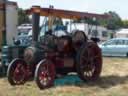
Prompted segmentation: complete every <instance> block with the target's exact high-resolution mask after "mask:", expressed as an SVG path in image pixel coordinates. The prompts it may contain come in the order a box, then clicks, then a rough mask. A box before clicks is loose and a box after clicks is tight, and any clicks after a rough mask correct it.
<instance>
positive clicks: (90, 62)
mask: <svg viewBox="0 0 128 96" xmlns="http://www.w3.org/2000/svg"><path fill="white" fill-rule="evenodd" d="M80 69H82V70H81V71H82V74H83V75H84V77H85V78H86V79H91V77H92V76H93V74H94V71H95V65H94V54H93V53H92V52H91V50H90V48H87V50H86V49H85V50H83V53H82V54H81V58H80Z"/></svg>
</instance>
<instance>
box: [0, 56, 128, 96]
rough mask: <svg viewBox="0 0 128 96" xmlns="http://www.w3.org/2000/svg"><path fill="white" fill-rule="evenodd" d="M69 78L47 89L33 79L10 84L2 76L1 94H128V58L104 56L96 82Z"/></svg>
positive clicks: (104, 95)
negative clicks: (22, 83)
mask: <svg viewBox="0 0 128 96" xmlns="http://www.w3.org/2000/svg"><path fill="white" fill-rule="evenodd" d="M64 78H66V77H63V78H61V79H60V81H61V82H63V81H64ZM67 78H70V79H68V80H67V81H66V83H64V84H61V83H60V84H56V86H53V87H52V88H50V89H46V90H40V89H38V88H37V86H36V84H35V83H34V82H33V81H31V82H28V83H26V84H25V85H21V86H10V85H9V84H8V81H7V79H6V78H1V79H0V96H128V58H108V57H106V58H103V71H102V74H101V78H100V79H99V80H97V81H96V82H89V83H87V82H85V83H83V82H82V81H80V80H79V78H78V77H77V76H73V77H71V76H68V77H67ZM74 78H77V79H76V81H73V80H74ZM58 80H59V79H58Z"/></svg>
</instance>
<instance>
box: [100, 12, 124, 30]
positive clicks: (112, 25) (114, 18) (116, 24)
mask: <svg viewBox="0 0 128 96" xmlns="http://www.w3.org/2000/svg"><path fill="white" fill-rule="evenodd" d="M104 14H105V15H109V16H110V18H109V19H108V20H106V19H104V20H100V24H101V25H103V26H105V27H107V28H108V29H111V30H117V29H119V28H121V27H123V22H122V20H121V18H120V16H119V15H118V14H117V13H116V12H113V11H109V12H108V13H104Z"/></svg>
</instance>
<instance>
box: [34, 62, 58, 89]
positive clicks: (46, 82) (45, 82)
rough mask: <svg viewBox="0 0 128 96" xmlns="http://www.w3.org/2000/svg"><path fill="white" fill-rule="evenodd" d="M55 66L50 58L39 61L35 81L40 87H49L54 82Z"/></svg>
mask: <svg viewBox="0 0 128 96" xmlns="http://www.w3.org/2000/svg"><path fill="white" fill-rule="evenodd" d="M55 73H56V72H55V66H54V64H53V63H52V62H51V61H49V60H42V61H40V62H39V63H38V65H37V67H36V71H35V82H36V84H37V86H38V87H39V88H40V89H45V88H49V87H51V86H52V85H53V84H54V79H55Z"/></svg>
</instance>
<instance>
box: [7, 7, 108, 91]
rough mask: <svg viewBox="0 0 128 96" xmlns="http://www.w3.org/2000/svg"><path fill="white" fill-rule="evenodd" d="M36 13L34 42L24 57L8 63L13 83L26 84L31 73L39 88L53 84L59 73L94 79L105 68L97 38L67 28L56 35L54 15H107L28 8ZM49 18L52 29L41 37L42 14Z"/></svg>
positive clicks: (30, 12) (96, 16)
mask: <svg viewBox="0 0 128 96" xmlns="http://www.w3.org/2000/svg"><path fill="white" fill-rule="evenodd" d="M27 12H28V13H29V14H32V17H33V43H32V45H31V46H30V47H28V48H26V49H25V50H24V53H23V54H24V57H23V58H15V59H14V60H12V62H11V63H10V64H9V67H8V70H7V78H8V81H9V83H10V84H11V85H18V84H23V83H25V81H27V80H28V79H29V78H30V77H33V76H34V78H35V82H36V84H37V85H38V87H39V88H40V89H44V88H48V87H50V86H52V85H53V83H54V79H55V77H56V74H58V73H59V74H66V73H68V72H77V73H78V75H79V77H80V78H81V79H82V80H84V81H89V80H95V79H97V78H98V77H99V75H100V73H101V69H102V56H101V50H100V48H99V47H98V46H97V44H96V43H95V42H94V41H91V40H88V38H87V36H86V35H85V33H84V32H83V31H75V32H74V33H72V34H69V33H67V32H65V34H64V35H62V36H57V35H56V34H55V32H53V31H52V30H51V29H52V26H53V20H54V19H53V18H54V17H61V18H66V19H80V18H93V17H95V18H106V16H104V15H97V14H89V13H82V12H74V11H66V10H58V9H51V8H40V7H38V6H35V7H32V8H31V9H30V10H27ZM40 16H46V17H48V18H49V22H48V23H49V30H48V31H46V32H45V33H44V35H43V36H41V37H40V38H39V20H40V19H39V17H40Z"/></svg>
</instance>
